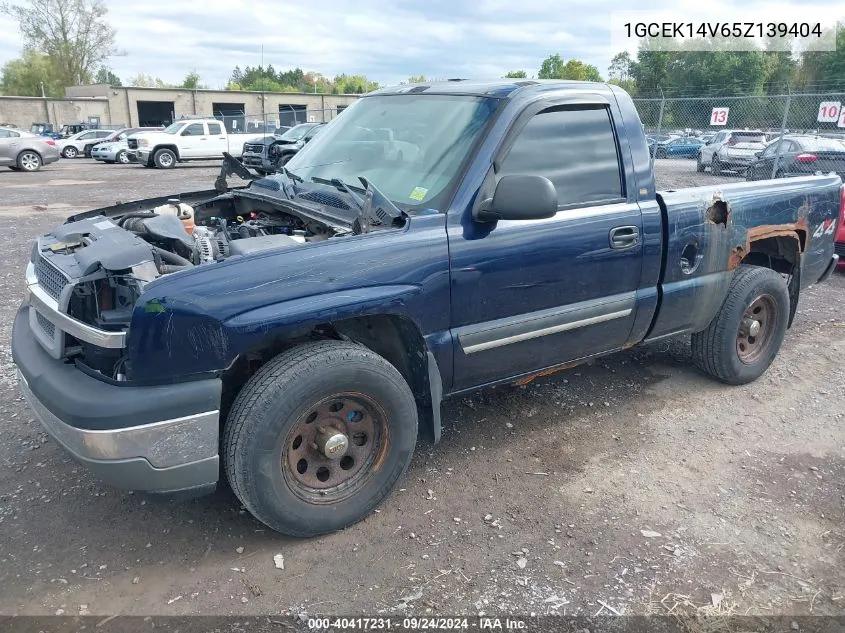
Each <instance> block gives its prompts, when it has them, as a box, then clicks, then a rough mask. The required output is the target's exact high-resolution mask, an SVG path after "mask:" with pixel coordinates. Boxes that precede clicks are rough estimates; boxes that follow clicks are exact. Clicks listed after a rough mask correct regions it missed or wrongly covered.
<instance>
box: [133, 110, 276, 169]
mask: <svg viewBox="0 0 845 633" xmlns="http://www.w3.org/2000/svg"><path fill="white" fill-rule="evenodd" d="M263 137H264V134H231V135H230V134H229V133H228V132H226V127H225V126H224V125H223V123H222V122H221V121H218V120H217V119H183V120H181V121H176V122H174V123H172V124H170V125H169V126H167V127H166V128H165V129H163V130H161V131H156V132H139V133H137V134H133V135H132V136H130V137H129V138H128V139H127V141H128V144H129V152H130V153H133V152H134V153H135V155H136V157H137V158H136V159H137V161H138V162H139V163H140V164H141V165H143V166H144V167H160V168H162V169H169V168H171V167H174V166H175V165H176V163H180V162H184V161H189V160H209V159H214V158H223V152H228V153H229V154H231V155H232V156H234V157H235V158H239V157H240V156H241V154H242V153H243V146H244V143H246V142H248V141H252V140H257V139H260V138H263Z"/></svg>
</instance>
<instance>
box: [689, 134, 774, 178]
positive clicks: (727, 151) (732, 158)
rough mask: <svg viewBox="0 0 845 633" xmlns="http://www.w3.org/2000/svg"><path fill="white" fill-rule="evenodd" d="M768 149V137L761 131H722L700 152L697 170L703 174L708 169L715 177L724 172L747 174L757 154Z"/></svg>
mask: <svg viewBox="0 0 845 633" xmlns="http://www.w3.org/2000/svg"><path fill="white" fill-rule="evenodd" d="M765 148H766V135H765V134H763V133H762V132H760V131H759V130H722V131H721V132H719V133H718V134H716V136H714V137H713V138H711V139H710V140H709V141H707V142H706V143H705V144H704V145H702V146H701V147H700V148H699V150H698V155H697V157H696V161H697V165H696V168H697V169H698V171H699V172H703V171H704V170H705V169H706V168H707V167H710V171H711V172H713V175H719V174H721V173H722V171H739V172H741V173H743V174H744V173H745V170H746V169H747V168H748V165H750V164H751V163H752V162H753V161H754V160H755V159H756V156H755V154H756V153H757V152H760V151H763V150H764V149H765Z"/></svg>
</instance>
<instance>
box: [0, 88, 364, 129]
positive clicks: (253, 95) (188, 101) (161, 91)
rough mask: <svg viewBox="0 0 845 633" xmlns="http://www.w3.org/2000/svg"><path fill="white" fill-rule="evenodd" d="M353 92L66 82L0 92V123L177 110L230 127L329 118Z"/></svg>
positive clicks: (131, 120) (163, 115) (150, 118)
mask: <svg viewBox="0 0 845 633" xmlns="http://www.w3.org/2000/svg"><path fill="white" fill-rule="evenodd" d="M358 97H359V96H358V95H330V94H311V93H298V92H297V93H278V92H246V91H232V90H184V89H180V88H113V87H110V86H108V85H106V84H95V85H90V86H72V87H69V88H66V89H65V98H64V99H50V98H47V99H43V98H40V97H4V96H0V124H2V123H11V124H13V125H16V126H18V127H20V128H29V126H30V125H31V124H32V123H52V124H53V126H54V127H55V128H56V129H58V128H59V127H61V126H62V125H64V124H69V123H81V122H93V121H95V120H96V122H97V123H99V125H104V126H127V127H134V126H147V125H151V126H154V125H166V124H168V123H170V122H172V121H174V120H176V119H179V118H181V117H183V116H189V115H190V116H193V115H198V116H223V117H225V121H226V127H227V128H229V130H230V131H235V130H237V131H242V130H244V129H247V128H248V127H249V126H250V124H251V123H252V124H254V123H257V122H259V121H261V120H262V119H266V120H268V121H270V122H273V123H274V124H278V125H291V124H293V123H303V122H306V121H330V120H331V119H333V118H334V117H335V116H337V114H338V112H340V111H342V110H343V108H345V107H346V106H348V105H349V104H351V103H353V102H354V101H355V100H356V99H358Z"/></svg>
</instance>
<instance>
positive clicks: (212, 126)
mask: <svg viewBox="0 0 845 633" xmlns="http://www.w3.org/2000/svg"><path fill="white" fill-rule="evenodd" d="M208 133H209V134H211V135H215V134H223V128H221V127H220V124H219V123H209V124H208Z"/></svg>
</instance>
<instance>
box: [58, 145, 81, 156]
mask: <svg viewBox="0 0 845 633" xmlns="http://www.w3.org/2000/svg"><path fill="white" fill-rule="evenodd" d="M78 154H79V151H78V150H77V149H76V148H75V147H74V146H73V145H68V146H67V147H65V148H64V149H63V150H62V156H63V157H64V158H76V157H77V155H78Z"/></svg>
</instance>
